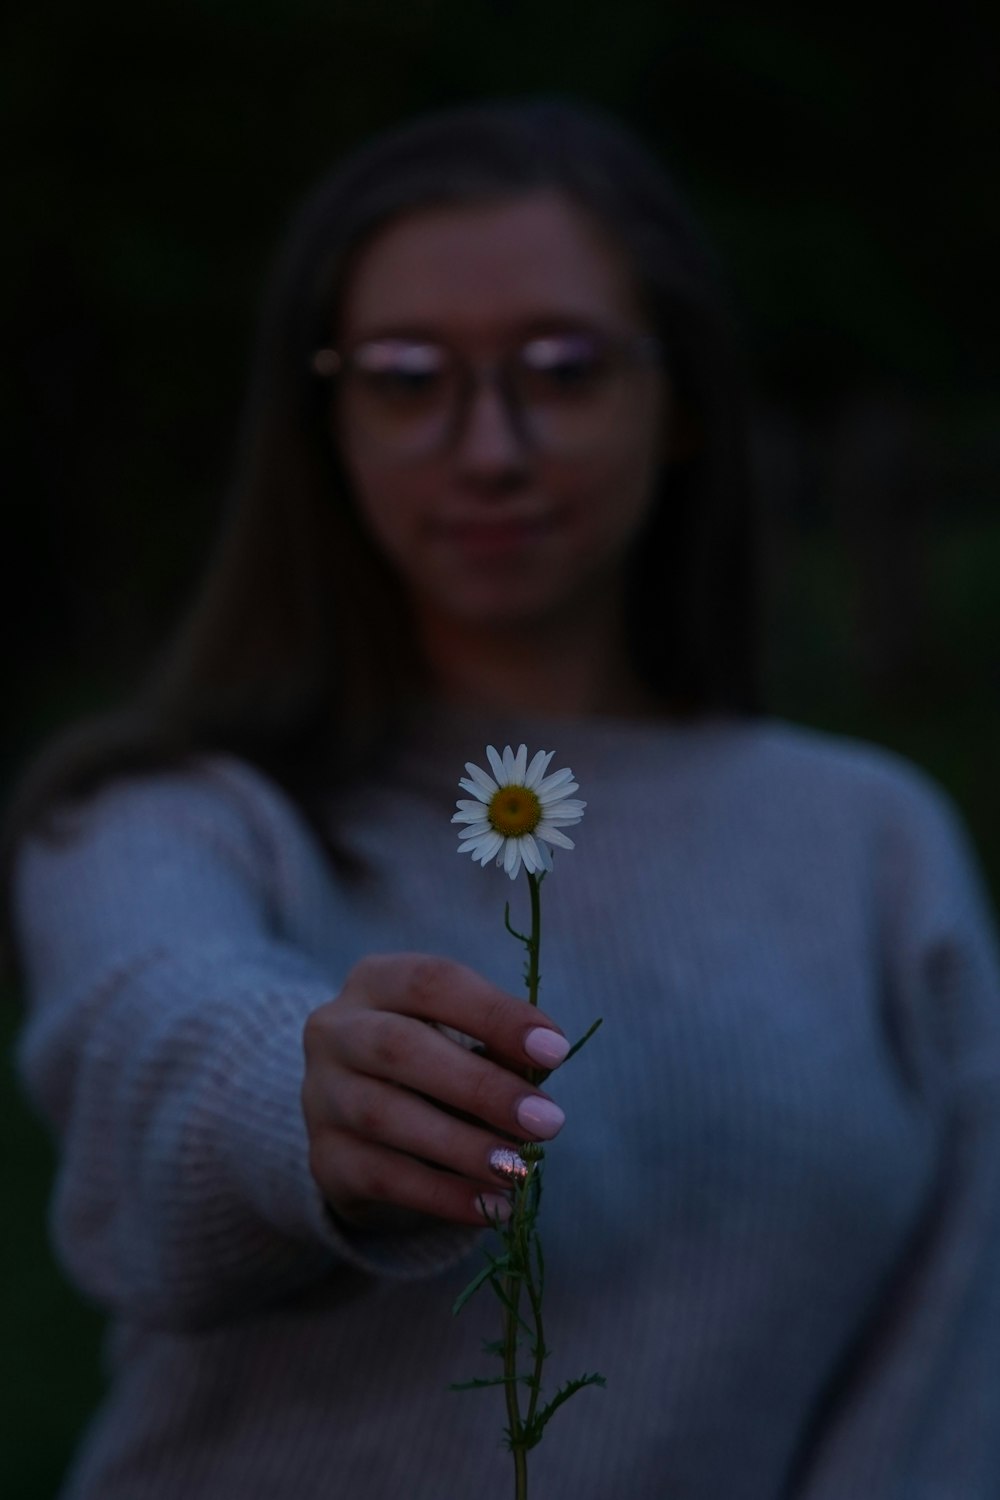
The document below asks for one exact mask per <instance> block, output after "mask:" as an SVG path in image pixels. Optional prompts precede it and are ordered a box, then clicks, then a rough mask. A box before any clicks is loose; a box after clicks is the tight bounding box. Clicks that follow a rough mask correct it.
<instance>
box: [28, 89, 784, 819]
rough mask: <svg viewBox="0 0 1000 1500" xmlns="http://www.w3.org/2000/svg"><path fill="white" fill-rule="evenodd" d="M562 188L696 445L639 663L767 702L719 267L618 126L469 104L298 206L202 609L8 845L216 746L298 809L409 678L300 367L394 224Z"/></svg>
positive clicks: (655, 579) (694, 693)
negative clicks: (60, 812)
mask: <svg viewBox="0 0 1000 1500" xmlns="http://www.w3.org/2000/svg"><path fill="white" fill-rule="evenodd" d="M541 189H549V190H556V191H558V192H561V193H563V194H565V195H566V196H567V197H569V198H570V199H572V200H573V201H574V202H575V203H576V204H577V205H578V206H580V207H581V208H583V209H584V210H585V211H586V212H588V213H589V214H591V215H592V216H593V217H594V219H595V220H596V221H597V222H598V223H599V224H600V225H601V226H603V228H604V230H605V231H606V232H607V233H608V234H610V236H611V237H612V239H613V240H614V241H616V242H617V243H618V244H619V245H620V246H621V248H622V249H623V251H624V252H625V255H626V257H627V259H628V261H629V263H630V264H631V266H632V268H633V270H634V274H635V278H636V284H637V288H638V290H639V292H640V295H641V298H642V300H643V303H644V306H645V310H646V312H647V315H648V318H649V321H650V325H651V329H652V331H653V332H654V333H655V334H656V335H657V337H658V338H659V340H660V342H661V344H662V347H663V349H664V351H665V358H666V364H667V369H668V372H669V376H670V380H671V384H672V389H673V391H674V393H675V396H676V399H677V401H678V402H679V404H680V408H681V410H682V411H683V413H684V414H685V421H686V425H687V428H688V430H689V433H690V440H689V442H688V444H687V453H686V456H684V457H682V458H680V459H676V460H674V461H672V462H671V464H670V472H669V477H668V478H667V479H666V481H665V482H664V483H663V485H662V495H661V499H660V502H659V503H658V504H656V505H654V507H653V510H652V512H651V517H650V520H649V522H648V523H647V526H646V528H645V531H644V534H643V535H642V537H641V538H639V540H638V543H637V544H636V546H635V547H634V549H633V556H632V560H631V578H630V587H629V591H628V612H629V613H628V630H629V641H630V644H631V650H632V652H633V655H634V660H635V663H636V666H637V668H638V670H639V672H640V675H641V676H642V677H643V679H644V680H645V681H646V682H647V683H648V684H649V686H650V687H651V688H652V689H653V690H654V691H655V692H656V693H657V694H659V695H660V696H661V697H662V698H663V699H664V700H666V701H670V702H672V703H674V704H678V705H682V706H684V707H685V708H687V709H690V710H701V709H721V710H728V711H732V712H736V713H745V712H749V711H752V710H753V709H754V708H755V707H756V706H757V683H756V678H757V672H756V651H755V636H754V630H753V627H752V619H753V599H754V587H753V583H754V576H753V575H754V567H753V561H754V547H753V524H752V517H751V504H750V494H749V482H748V473H747V459H746V432H745V418H744V411H743V405H742V387H743V381H742V378H741V374H740V371H739V368H738V361H737V359H736V357H735V355H734V350H733V345H732V341H731V338H730V333H729V326H728V323H729V320H728V316H727V314H726V311H725V307H724V298H723V297H722V295H721V294H720V289H719V281H718V277H717V274H716V268H715V265H714V262H713V258H712V256H711V254H710V253H709V251H708V250H707V249H706V247H705V245H704V244H703V242H702V239H701V236H700V233H699V231H698V230H697V228H696V226H695V224H694V222H693V220H692V218H691V217H690V215H689V213H688V212H687V210H686V208H685V207H684V205H683V203H682V201H681V199H680V197H679V195H678V193H677V192H676V190H675V188H674V186H673V185H672V183H671V182H670V180H669V178H668V176H667V175H666V174H665V173H664V171H663V170H662V168H661V167H660V165H659V164H658V163H657V162H656V161H655V160H654V159H653V158H652V157H651V156H650V155H649V154H648V152H647V151H646V149H645V148H644V146H643V145H642V144H641V143H639V142H638V141H637V140H636V139H635V138H634V137H633V136H632V135H631V134H630V133H629V132H628V131H627V130H626V129H624V128H623V127H622V126H621V125H620V124H619V123H618V122H617V121H614V120H612V119H609V118H607V117H605V116H604V115H603V114H601V113H599V112H596V111H594V110H591V109H589V108H585V107H581V106H580V105H578V104H575V103H569V102H564V101H560V100H555V101H552V100H541V101H539V100H528V101H513V102H503V103H494V104H483V105H473V106H466V107H462V108H458V109H452V110H448V111H446V112H442V113H439V114H435V115H429V116H425V117H422V118H419V119H417V120H416V121H413V122H410V123H407V124H405V125H403V126H401V127H399V128H395V129H392V130H390V131H388V132H386V133H385V134H383V135H381V136H379V137H378V138H376V139H375V140H373V141H371V142H370V143H369V144H368V145H366V146H365V147H364V148H363V149H361V150H359V151H357V152H356V153H355V154H353V155H352V156H351V157H350V158H349V159H348V160H346V161H345V162H343V163H342V164H341V165H340V166H339V167H338V168H337V169H336V170H335V171H334V172H333V173H332V174H331V175H330V176H329V177H327V178H326V179H325V180H324V181H323V182H321V183H320V185H319V186H318V187H317V189H316V190H315V191H314V192H313V193H312V194H311V196H310V197H309V198H308V200H307V201H306V202H305V204H304V205H303V207H302V208H301V210H300V212H299V213H298V215H297V217H296V218H295V220H294V221H293V223H292V226H291V229H290V232H289V235H288V237H287V239H286V242H285V246H284V249H283V251H282V253H281V255H280V257H279V259H278V262H277V265H276V268H275V271H274V275H273V278H272V282H271V287H270V292H269V295H268V296H267V298H266V301H265V305H264V310H263V316H262V319H261V323H260V328H259V333H258V339H257V347H256V355H255V361H254V367H253V372H252V379H251V383H250V390H249V396H248V400H247V404H246V408H245V419H244V426H243V435H242V441H241V446H240V452H239V459H238V463H237V466H236V478H235V484H234V486H233V489H232V494H231V499H230V505H229V510H228V514H227V517H226V520H225V523H224V526H223V530H222V535H221V537H220V541H219V544H218V547H217V550H216V555H215V557H214V559H213V561H212V563H211V566H210V567H209V569H208V571H207V574H206V576H205V579H204V582H203V585H202V589H201V593H200V597H199V598H198V600H197V602H196V604H195V607H194V608H193V610H192V611H191V612H190V614H189V616H188V618H187V619H186V620H185V621H184V622H183V623H182V625H181V628H180V629H179V631H178V633H177V636H176V638H175V640H174V641H173V643H172V645H171V646H170V648H169V650H168V652H167V654H166V656H165V658H164V660H163V661H162V663H161V664H160V665H159V666H158V667H157V668H156V669H155V670H154V671H153V672H152V673H151V675H150V678H149V681H148V684H147V686H146V688H145V690H144V691H143V692H142V693H141V694H140V695H139V697H138V698H137V699H136V700H135V701H134V702H133V703H132V704H131V705H129V706H128V707H127V708H126V709H124V710H122V711H121V712H119V713H117V714H114V715H111V716H106V717H103V718H101V719H100V720H98V721H95V722H94V723H93V724H91V725H89V726H85V727H84V728H83V729H80V730H77V731H75V732H74V733H73V734H72V735H70V736H69V737H63V738H62V739H61V740H60V741H58V742H57V743H56V745H55V746H54V747H53V748H52V749H51V750H50V751H49V752H48V754H47V755H46V756H45V757H43V758H42V759H41V761H40V762H39V763H38V765H37V766H36V768H35V771H34V773H33V775H31V776H30V777H29V778H28V780H27V782H26V783H25V786H24V787H23V789H22V792H21V795H20V798H19V800H18V802H17V804H16V805H15V810H14V816H13V818H12V837H15V838H16V837H17V835H18V834H19V833H20V832H21V831H23V829H24V828H25V827H26V826H27V824H28V823H30V822H31V821H32V820H34V819H36V818H37V816H38V814H39V813H40V812H41V811H42V810H43V809H44V808H46V807H49V806H52V805H53V804H54V803H55V802H56V801H59V800H62V799H65V798H67V797H72V796H79V795H82V794H84V793H86V792H87V791H89V790H91V789H93V788H94V787H95V786H97V785H99V784H101V783H102V782H103V781H105V780H107V779H108V778H109V777H111V776H114V775H119V774H123V773H125V772H126V771H129V770H134V769H138V768H140V767H150V766H154V765H163V764H168V763H172V762H176V761H178V760H179V759H182V758H183V757H185V756H187V755H189V754H191V753H192V752H196V751H203V750H212V749H215V750H226V751H230V752H233V753H236V754H238V755H242V756H244V757H247V758H248V759H250V760H252V761H253V762H255V763H256V764H258V765H259V766H261V767H262V768H263V769H264V770H265V771H266V772H267V773H268V774H270V775H271V776H273V777H274V778H276V779H277V780H278V781H279V782H281V783H282V784H283V785H284V786H285V787H286V788H287V790H288V791H289V792H290V793H291V794H292V795H293V797H295V798H296V799H297V801H298V802H299V803H300V804H301V805H302V806H303V807H304V808H305V809H306V811H307V812H308V811H309V810H310V807H311V805H312V802H313V799H314V798H315V796H316V795H317V794H318V792H319V790H320V788H321V787H327V788H328V787H329V786H330V784H331V782H333V781H336V780H337V779H338V778H343V777H345V776H349V775H350V773H351V770H352V768H353V767H354V766H356V765H357V763H358V761H359V758H360V757H362V756H365V755H367V754H370V753H371V751H372V748H373V747H374V746H376V745H377V744H378V743H379V742H380V740H381V739H382V738H383V737H384V735H385V732H386V729H387V727H388V725H389V724H390V722H391V719H392V716H393V714H394V713H396V712H397V711H398V710H399V708H400V706H401V705H404V704H405V703H406V701H407V699H408V697H409V696H410V695H411V694H412V693H413V692H414V691H415V690H416V689H417V687H418V685H419V675H420V663H419V662H418V661H416V660H415V659H414V658H413V657H412V655H411V651H410V646H409V642H410V641H411V639H412V632H410V631H409V630H408V629H407V620H406V609H405V604H404V601H403V599H402V596H401V590H400V589H399V587H398V586H397V584H396V583H395V581H394V579H393V577H392V576H391V575H390V574H389V571H388V569H387V567H386V565H385V564H384V563H383V561H382V559H381V557H380V556H379V555H378V553H377V552H376V550H375V548H374V547H373V545H372V544H371V542H370V540H369V539H368V537H367V535H366V533H365V531H364V530H363V528H362V527H361V525H360V524H359V523H358V520H357V517H356V514H355V510H354V507H353V504H352V500H351V495H350V492H349V489H348V487H347V484H346V482H345V479H344V476H343V474H342V472H341V469H340V465H339V462H338V458H337V454H336V452H335V450H334V447H333V443H332V440H331V436H330V430H329V421H328V412H327V402H328V391H327V390H326V389H325V388H324V387H323V385H322V383H321V382H319V381H317V379H316V378H315V376H314V375H313V373H312V370H311V355H312V353H313V351H314V350H315V349H316V348H318V347H319V346H320V345H323V344H326V343H329V341H330V337H331V332H332V331H333V330H335V328H336V321H337V310H338V305H339V301H340V297H341V291H342V288H343V286H344V283H345V278H346V276H347V275H348V273H349V270H350V267H351V265H352V262H353V260H354V257H356V256H357V255H358V253H359V251H360V249H361V248H362V247H363V246H364V245H365V244H366V243H367V242H368V241H369V240H370V239H371V237H372V236H373V235H375V234H376V233H378V231H379V230H380V229H381V228H383V227H384V226H385V225H386V224H387V223H389V222H390V221H391V220H393V219H395V218H397V217H398V216H400V215H401V214H405V213H407V212H410V211H413V210H417V209H419V208H422V207H427V206H430V205H439V204H462V203H467V202H475V201H482V200H488V199H495V198H500V197H510V196H516V195H521V194H524V193H526V192H531V191H537V190H541Z"/></svg>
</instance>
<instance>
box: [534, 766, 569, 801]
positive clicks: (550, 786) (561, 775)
mask: <svg viewBox="0 0 1000 1500" xmlns="http://www.w3.org/2000/svg"><path fill="white" fill-rule="evenodd" d="M572 780H573V772H572V771H571V770H569V768H568V767H564V768H563V770H561V771H553V772H552V775H551V776H546V778H545V780H544V781H541V782H539V784H538V786H536V787H535V791H536V792H537V793H538V796H539V797H543V796H544V794H545V793H546V792H553V791H555V790H556V788H557V787H565V786H566V785H567V783H568V782H570V781H572ZM573 790H574V792H575V791H576V783H574V786H573Z"/></svg>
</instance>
